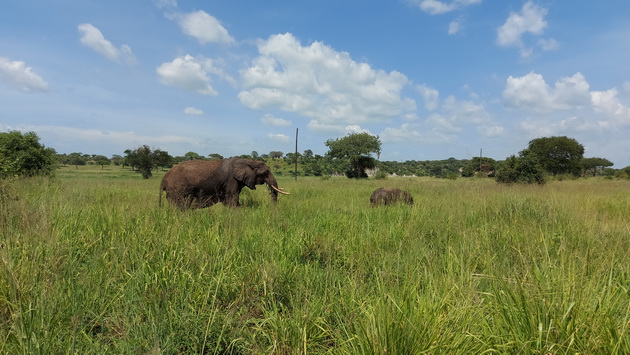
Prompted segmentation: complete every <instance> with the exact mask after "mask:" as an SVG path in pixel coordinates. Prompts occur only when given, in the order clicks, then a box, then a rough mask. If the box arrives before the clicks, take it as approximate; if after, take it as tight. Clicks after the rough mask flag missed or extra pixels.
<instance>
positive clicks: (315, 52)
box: [238, 33, 415, 127]
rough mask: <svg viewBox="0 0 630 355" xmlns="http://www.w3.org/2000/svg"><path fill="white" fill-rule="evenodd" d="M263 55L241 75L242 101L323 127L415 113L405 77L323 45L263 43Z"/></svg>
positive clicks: (288, 38)
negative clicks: (403, 94) (406, 95)
mask: <svg viewBox="0 0 630 355" xmlns="http://www.w3.org/2000/svg"><path fill="white" fill-rule="evenodd" d="M258 51H259V53H260V56H259V57H257V58H255V59H254V60H253V62H252V65H251V66H250V67H249V68H247V69H245V70H243V71H241V77H242V82H243V85H244V90H243V91H241V92H240V93H239V94H238V97H239V99H240V100H241V102H242V103H243V104H244V105H245V106H247V107H249V108H252V109H267V108H275V109H281V110H283V111H287V112H295V113H298V114H300V115H303V116H306V117H310V118H312V119H314V120H316V121H317V124H313V126H318V125H337V126H342V127H345V126H348V125H352V124H362V123H370V122H382V121H387V120H390V119H392V118H394V117H397V116H400V115H404V114H405V113H406V112H407V111H412V110H414V109H415V102H413V101H412V100H409V99H404V98H402V97H401V91H402V89H403V87H405V85H407V84H408V79H407V77H405V76H404V75H403V74H401V73H399V72H396V71H392V72H390V73H386V72H384V71H382V70H375V69H372V68H371V67H370V66H369V65H368V64H365V63H358V62H355V61H353V60H352V58H350V55H349V54H348V53H346V52H337V51H335V50H334V49H332V48H330V47H329V46H327V45H325V44H323V43H321V42H313V43H312V44H311V45H309V46H302V45H301V44H300V43H299V42H298V40H297V39H296V38H295V37H294V36H293V35H291V34H289V33H287V34H279V35H274V36H271V37H270V38H269V39H268V40H266V41H263V40H261V41H259V43H258Z"/></svg>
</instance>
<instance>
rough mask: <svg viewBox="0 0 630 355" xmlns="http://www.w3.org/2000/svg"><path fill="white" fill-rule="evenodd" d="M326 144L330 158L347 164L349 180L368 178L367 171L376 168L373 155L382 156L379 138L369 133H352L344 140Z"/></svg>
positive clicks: (328, 141)
mask: <svg viewBox="0 0 630 355" xmlns="http://www.w3.org/2000/svg"><path fill="white" fill-rule="evenodd" d="M325 144H326V146H327V147H328V153H327V154H328V156H330V157H332V158H336V159H340V160H343V161H346V162H347V164H348V168H347V170H346V176H347V177H348V178H367V174H366V173H365V170H366V169H372V168H374V167H375V166H376V159H375V158H373V157H372V154H373V153H376V154H377V156H380V154H381V141H380V139H379V137H378V136H373V135H371V134H369V133H350V134H348V135H347V136H345V137H343V138H338V139H329V140H327V141H326V143H325Z"/></svg>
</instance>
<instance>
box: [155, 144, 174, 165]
mask: <svg viewBox="0 0 630 355" xmlns="http://www.w3.org/2000/svg"><path fill="white" fill-rule="evenodd" d="M152 155H153V162H154V164H155V167H162V168H170V167H172V166H173V157H172V156H170V155H169V154H168V152H166V151H163V150H160V149H156V150H154V151H153V153H152Z"/></svg>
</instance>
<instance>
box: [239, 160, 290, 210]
mask: <svg viewBox="0 0 630 355" xmlns="http://www.w3.org/2000/svg"><path fill="white" fill-rule="evenodd" d="M234 178H235V179H236V180H238V181H240V182H242V183H243V184H245V186H247V187H249V188H250V189H252V190H256V185H262V184H267V186H268V187H269V190H270V193H271V199H272V200H273V201H274V202H277V201H278V193H281V194H286V195H288V194H289V193H288V192H285V191H282V189H280V188H279V187H278V182H277V181H276V178H275V176H273V174H272V173H271V171H270V170H269V167H268V166H267V165H266V164H265V163H264V162H262V161H257V160H249V159H238V160H235V161H234Z"/></svg>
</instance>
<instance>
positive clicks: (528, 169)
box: [496, 155, 546, 185]
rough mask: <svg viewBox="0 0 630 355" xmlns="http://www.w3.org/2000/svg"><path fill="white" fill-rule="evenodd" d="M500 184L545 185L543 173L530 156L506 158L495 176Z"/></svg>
mask: <svg viewBox="0 0 630 355" xmlns="http://www.w3.org/2000/svg"><path fill="white" fill-rule="evenodd" d="M496 179H497V182H499V183H502V184H514V183H519V184H539V185H544V184H545V182H546V181H545V172H544V170H543V169H542V167H541V166H540V165H539V164H538V162H537V161H536V160H534V159H533V158H532V157H531V156H520V157H516V156H514V155H512V156H510V157H509V158H507V159H506V160H505V161H504V162H503V163H502V164H501V166H500V168H499V169H498V172H497V176H496Z"/></svg>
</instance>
